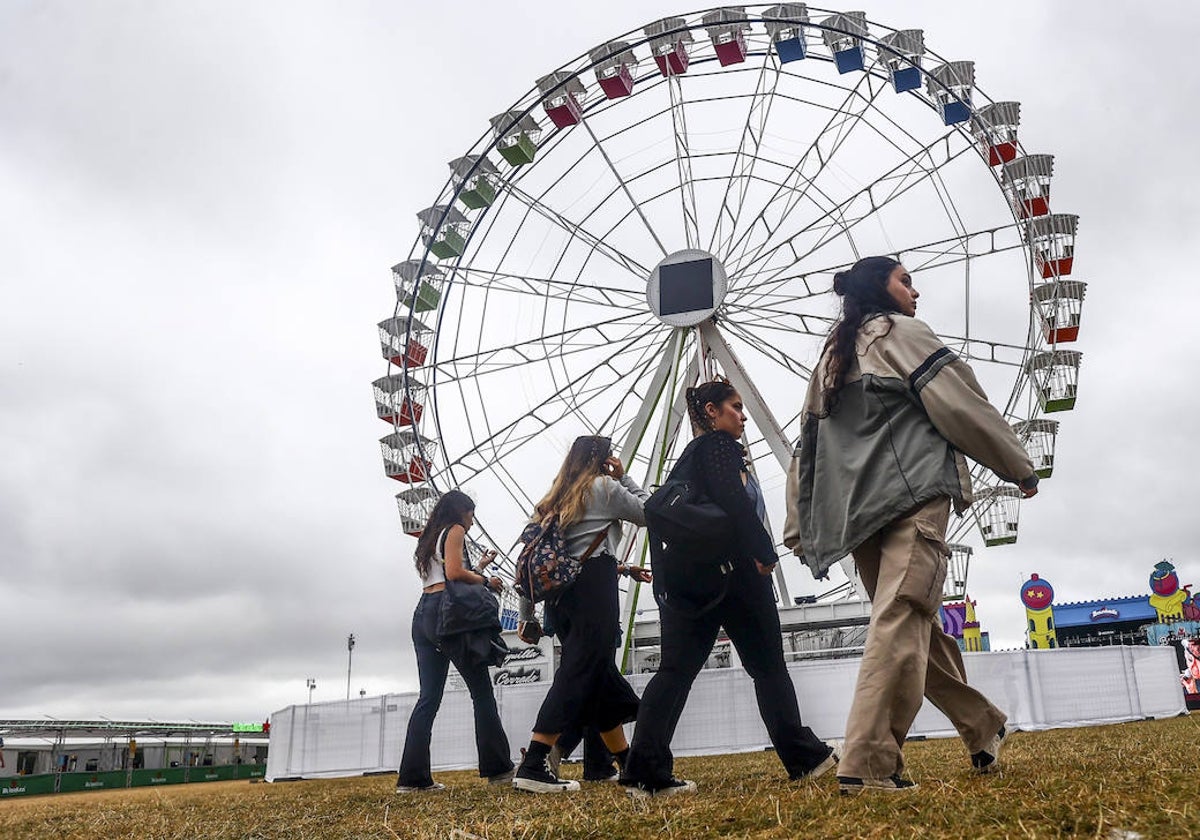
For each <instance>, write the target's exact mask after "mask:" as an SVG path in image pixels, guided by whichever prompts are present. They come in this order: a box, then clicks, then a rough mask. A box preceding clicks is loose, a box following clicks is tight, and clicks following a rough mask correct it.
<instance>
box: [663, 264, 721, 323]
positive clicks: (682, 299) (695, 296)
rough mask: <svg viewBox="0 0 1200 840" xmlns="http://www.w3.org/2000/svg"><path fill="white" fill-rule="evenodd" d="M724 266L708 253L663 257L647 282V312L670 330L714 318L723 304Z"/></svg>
mask: <svg viewBox="0 0 1200 840" xmlns="http://www.w3.org/2000/svg"><path fill="white" fill-rule="evenodd" d="M728 289H729V280H728V277H727V276H726V274H725V266H723V265H722V264H721V261H720V260H718V259H717V258H716V257H715V256H713V255H712V254H710V253H709V252H708V251H702V250H700V249H699V248H685V249H684V250H682V251H676V252H675V253H673V254H670V255H668V256H667V257H665V258H664V259H663V260H662V262H660V263H659V264H658V265H656V266H655V267H654V270H653V271H651V272H650V277H649V278H648V279H647V281H646V303H648V304H649V305H650V311H651V312H653V313H654V316H655V317H656V318H658V320H660V321H662V322H663V323H664V324H666V325H668V326H671V327H694V326H696V325H697V324H702V323H704V322H705V321H707V320H708V319H709V318H711V317H712V316H713V314H714V313H715V312H716V311H717V310H718V309H719V308H720V307H721V304H722V303H724V301H725V293H726V291H728Z"/></svg>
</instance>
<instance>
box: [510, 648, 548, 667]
mask: <svg viewBox="0 0 1200 840" xmlns="http://www.w3.org/2000/svg"><path fill="white" fill-rule="evenodd" d="M541 658H542V649H541V648H540V647H537V646H536V645H534V646H530V647H524V648H521V649H520V650H514V651H512V652H510V653H509V654H508V655H507V656H505V657H504V664H505V665H507V664H508V663H510V662H528V661H530V660H533V659H541Z"/></svg>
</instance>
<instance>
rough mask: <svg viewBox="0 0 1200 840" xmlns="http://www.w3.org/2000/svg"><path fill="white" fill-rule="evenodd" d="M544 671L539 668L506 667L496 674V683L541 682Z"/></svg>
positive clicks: (521, 683) (524, 683) (519, 683)
mask: <svg viewBox="0 0 1200 840" xmlns="http://www.w3.org/2000/svg"><path fill="white" fill-rule="evenodd" d="M541 681H542V672H541V671H539V670H538V669H537V668H506V669H505V670H503V671H500V672H499V673H497V674H496V679H495V680H494V681H493V682H495V683H496V685H526V684H529V683H535V682H541Z"/></svg>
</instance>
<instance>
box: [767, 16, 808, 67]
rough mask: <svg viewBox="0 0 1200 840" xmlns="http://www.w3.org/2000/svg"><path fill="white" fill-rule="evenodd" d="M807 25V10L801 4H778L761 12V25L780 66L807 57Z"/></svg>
mask: <svg viewBox="0 0 1200 840" xmlns="http://www.w3.org/2000/svg"><path fill="white" fill-rule="evenodd" d="M806 23H808V8H807V7H806V6H805V5H804V4H803V3H780V4H779V5H778V6H771V7H770V8H769V9H767V10H766V11H765V12H763V25H764V26H766V28H767V34H768V35H769V36H770V38H771V43H772V44H774V45H775V54H776V55H777V56H779V63H780V64H787V63H788V62H790V61H800V60H801V59H803V58H804V57H806V56H807V55H808V42H807V41H806V40H805V31H804V25H805V24H806Z"/></svg>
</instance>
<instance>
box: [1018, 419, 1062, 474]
mask: <svg viewBox="0 0 1200 840" xmlns="http://www.w3.org/2000/svg"><path fill="white" fill-rule="evenodd" d="M1013 431H1014V432H1016V433H1017V437H1019V438H1020V439H1021V442H1022V443H1023V444H1025V451H1026V452H1028V453H1029V457H1030V458H1031V459H1032V460H1033V469H1034V472H1036V473H1037V474H1038V478H1049V477H1050V475H1051V473H1053V472H1054V442H1055V440H1056V439H1057V437H1058V421H1057V420H1047V419H1046V418H1044V417H1039V418H1037V419H1035V420H1022V421H1021V422H1020V423H1014V424H1013Z"/></svg>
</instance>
